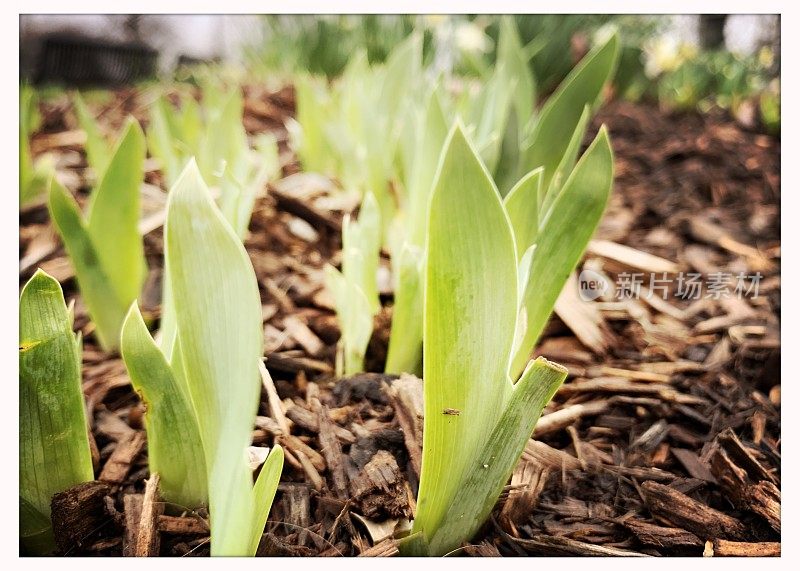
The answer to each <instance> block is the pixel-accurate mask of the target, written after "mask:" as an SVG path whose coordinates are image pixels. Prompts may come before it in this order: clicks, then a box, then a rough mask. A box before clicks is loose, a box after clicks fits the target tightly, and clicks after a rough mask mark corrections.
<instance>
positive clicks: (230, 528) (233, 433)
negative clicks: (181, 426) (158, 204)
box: [165, 161, 263, 555]
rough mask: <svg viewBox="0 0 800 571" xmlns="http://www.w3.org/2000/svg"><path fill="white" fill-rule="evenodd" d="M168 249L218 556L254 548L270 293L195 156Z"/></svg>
mask: <svg viewBox="0 0 800 571" xmlns="http://www.w3.org/2000/svg"><path fill="white" fill-rule="evenodd" d="M165 256H166V258H167V260H168V262H167V263H168V264H169V270H170V271H169V279H170V282H171V287H172V293H173V301H174V305H175V315H176V317H177V324H178V343H179V345H180V351H179V352H178V353H179V355H180V356H181V359H182V364H183V371H184V372H185V375H186V382H187V385H188V387H189V394H190V396H191V400H192V404H193V405H194V409H195V411H196V413H197V418H198V421H199V423H200V431H201V435H202V438H203V448H204V450H205V455H206V462H207V463H208V466H209V503H210V512H211V533H212V546H211V549H212V554H214V555H246V554H247V553H248V552H249V549H250V525H251V524H252V522H253V509H254V506H253V505H252V480H251V477H250V474H249V470H248V468H247V465H246V464H245V448H246V447H247V445H248V444H249V443H250V437H251V431H252V428H253V423H254V421H255V415H256V411H257V408H258V400H259V395H260V384H259V376H258V360H259V359H260V358H261V356H262V354H263V345H262V343H263V332H262V330H261V298H260V296H259V292H258V285H257V282H256V276H255V272H254V271H253V267H252V265H251V264H250V260H249V258H248V256H247V252H246V251H245V249H244V246H243V245H242V242H241V240H239V237H238V236H236V233H235V232H234V231H233V229H232V228H231V227H230V225H229V224H228V222H227V221H226V220H225V219H224V217H223V216H222V214H221V213H220V211H219V209H217V207H216V206H215V205H214V201H213V200H212V198H211V194H210V192H209V190H208V187H207V186H206V184H205V183H204V182H203V179H202V177H201V175H200V171H199V170H198V168H197V165H196V164H195V163H194V161H190V163H189V164H188V165H187V167H186V169H185V170H184V173H183V174H182V175H181V177H180V178H179V179H178V182H177V183H176V184H175V186H174V187H173V188H172V190H171V191H170V196H169V199H168V202H167V220H166V227H165Z"/></svg>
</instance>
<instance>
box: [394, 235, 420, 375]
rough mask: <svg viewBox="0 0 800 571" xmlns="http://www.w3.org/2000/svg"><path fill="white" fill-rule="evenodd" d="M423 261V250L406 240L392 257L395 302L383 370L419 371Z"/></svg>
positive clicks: (397, 371)
mask: <svg viewBox="0 0 800 571" xmlns="http://www.w3.org/2000/svg"><path fill="white" fill-rule="evenodd" d="M423 261H424V252H423V250H422V249H421V248H420V247H418V246H414V245H412V244H409V243H406V244H404V245H403V247H402V249H401V250H400V252H399V253H396V254H395V255H394V256H393V257H392V273H393V274H394V277H395V283H394V305H393V306H392V331H391V335H390V336H389V349H388V353H387V355H386V367H385V372H386V373H390V374H400V373H412V374H415V375H417V374H421V373H422V326H421V324H422V314H423V306H422V302H423V299H422V285H423V282H422V270H423Z"/></svg>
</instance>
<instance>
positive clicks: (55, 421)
mask: <svg viewBox="0 0 800 571" xmlns="http://www.w3.org/2000/svg"><path fill="white" fill-rule="evenodd" d="M80 363H81V356H80V348H79V343H78V340H77V338H76V335H75V334H74V333H73V332H72V316H71V314H70V311H69V310H68V309H67V307H66V305H65V303H64V294H63V293H62V291H61V286H60V285H59V283H58V282H57V281H56V280H55V279H53V278H52V277H50V276H49V275H47V274H46V273H44V272H43V271H42V270H37V272H36V273H35V274H34V276H33V277H32V278H31V279H30V281H28V283H27V284H25V287H24V288H23V289H22V293H21V294H20V300H19V406H20V411H19V490H20V499H21V503H22V504H23V507H24V509H21V512H20V536H21V539H22V540H23V542H28V540H30V543H29V544H28V545H27V547H28V548H29V549H31V550H42V549H43V550H45V551H46V550H47V549H49V548H52V545H48V542H47V538H46V537H45V536H46V535H47V534H48V531H47V528H49V518H50V500H51V498H52V497H53V494H55V493H57V492H61V491H63V490H65V489H67V488H69V487H70V486H73V485H75V484H79V483H81V482H86V481H89V480H92V479H93V473H92V459H91V454H90V452H89V438H88V432H87V431H88V426H87V424H86V415H85V412H84V405H83V394H82V393H81V368H80ZM45 521H46V523H47V524H48V525H47V526H44V523H45ZM38 554H42V553H41V552H39V553H38Z"/></svg>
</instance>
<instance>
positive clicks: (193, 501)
mask: <svg viewBox="0 0 800 571" xmlns="http://www.w3.org/2000/svg"><path fill="white" fill-rule="evenodd" d="M120 345H121V348H122V358H123V360H124V361H125V367H126V368H127V369H128V375H129V376H130V378H131V383H132V384H133V388H134V389H136V391H137V392H138V393H139V394H140V395H141V397H142V401H143V402H144V404H145V407H146V410H147V412H145V425H146V427H147V456H148V459H149V463H150V471H151V472H158V474H159V475H160V476H161V493H162V496H163V497H164V499H165V500H166V501H168V502H171V503H174V504H177V505H179V506H182V507H183V508H184V509H194V508H198V507H201V506H206V505H208V488H207V480H206V463H205V455H204V453H203V444H202V439H201V437H200V429H199V427H198V424H197V418H196V417H195V413H194V408H193V407H192V404H191V401H190V400H189V395H188V394H185V392H184V389H183V387H182V386H181V383H180V382H179V381H178V380H177V379H176V378H175V376H173V373H172V370H171V369H170V366H169V363H168V362H167V360H166V359H165V358H164V354H163V353H162V352H161V351H160V350H159V348H158V346H157V345H156V344H155V342H154V341H153V339H152V338H151V337H150V333H149V332H148V331H147V326H146V325H145V324H144V320H143V319H142V315H141V313H139V308H138V307H137V306H136V303H134V304H133V305H131V309H130V311H129V312H128V316H127V317H126V318H125V323H124V325H123V327H122V337H121V343H120Z"/></svg>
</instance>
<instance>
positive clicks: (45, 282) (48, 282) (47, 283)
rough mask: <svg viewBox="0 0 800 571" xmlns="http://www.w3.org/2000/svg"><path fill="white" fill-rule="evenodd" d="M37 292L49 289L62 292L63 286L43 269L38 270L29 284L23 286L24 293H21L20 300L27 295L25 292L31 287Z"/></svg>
mask: <svg viewBox="0 0 800 571" xmlns="http://www.w3.org/2000/svg"><path fill="white" fill-rule="evenodd" d="M34 286H35V288H36V289H37V290H40V291H41V290H45V289H49V290H52V291H53V292H55V291H58V292H61V291H62V290H61V284H60V283H58V280H57V279H55V278H54V277H53V276H51V275H50V274H48V273H47V272H46V271H44V270H43V269H42V268H36V271H35V272H34V274H33V276H31V279H29V280H28V281H27V283H26V284H25V285H24V286H23V288H22V292H21V293H20V298H21V297H22V296H24V295H25V292H26V291H27V290H28V288H29V287H34Z"/></svg>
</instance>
